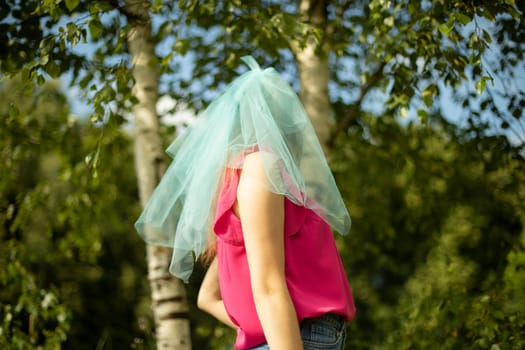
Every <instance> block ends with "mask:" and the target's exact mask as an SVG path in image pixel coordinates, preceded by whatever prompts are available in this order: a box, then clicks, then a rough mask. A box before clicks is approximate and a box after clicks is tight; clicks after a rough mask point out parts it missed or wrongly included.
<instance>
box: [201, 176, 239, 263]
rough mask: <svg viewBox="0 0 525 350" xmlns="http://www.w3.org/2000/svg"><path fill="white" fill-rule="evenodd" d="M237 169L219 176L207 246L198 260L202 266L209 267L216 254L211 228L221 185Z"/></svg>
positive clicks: (215, 240)
mask: <svg viewBox="0 0 525 350" xmlns="http://www.w3.org/2000/svg"><path fill="white" fill-rule="evenodd" d="M237 171H238V169H233V168H226V170H225V171H224V173H223V174H222V176H221V180H220V181H219V186H218V191H219V192H218V193H217V194H216V196H215V203H214V204H213V205H212V216H211V217H212V218H213V219H212V222H211V225H210V229H209V230H208V244H207V245H206V248H205V249H204V251H203V252H202V253H201V255H200V257H199V260H200V261H201V263H202V264H203V265H209V264H210V263H211V262H212V260H213V258H215V255H216V253H217V236H215V232H214V231H213V226H214V224H215V215H216V214H215V212H216V210H217V200H218V198H219V196H220V191H221V190H222V187H223V184H224V183H225V181H229V180H231V177H232V176H234V175H235V172H237Z"/></svg>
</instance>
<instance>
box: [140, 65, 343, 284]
mask: <svg viewBox="0 0 525 350" xmlns="http://www.w3.org/2000/svg"><path fill="white" fill-rule="evenodd" d="M242 59H243V61H244V62H245V63H246V64H247V65H248V66H249V67H250V68H251V69H250V70H249V71H248V72H246V73H244V74H242V75H241V76H239V77H238V78H237V79H235V80H234V81H233V82H232V83H231V84H230V85H229V86H228V87H227V88H226V90H225V92H224V93H223V94H222V95H221V96H219V97H218V98H217V99H216V100H215V101H213V102H212V103H211V104H210V106H209V107H208V108H207V109H206V110H205V111H204V112H203V114H202V115H201V116H199V117H198V118H197V121H196V122H195V123H194V124H193V125H192V126H191V127H190V128H189V129H188V130H187V131H186V132H185V133H184V134H183V135H182V136H179V137H178V138H177V139H176V140H175V141H174V142H173V143H172V144H171V145H170V146H169V147H168V149H167V153H168V154H169V155H170V156H171V157H172V158H173V161H172V163H171V165H170V166H169V168H168V169H167V171H166V173H165V174H164V176H163V178H162V180H161V182H160V183H159V185H158V186H157V188H156V189H155V191H154V192H153V194H152V196H151V198H150V199H149V201H148V203H147V204H146V206H145V208H144V211H143V212H142V214H141V215H140V217H139V219H138V220H137V222H136V223H135V227H136V229H137V231H138V232H139V234H140V235H141V236H142V238H143V239H144V240H145V241H146V242H148V243H150V244H154V245H161V246H166V247H170V248H173V255H172V260H171V264H170V272H171V273H173V274H174V275H175V276H177V277H179V278H181V279H182V280H184V281H186V282H187V281H188V279H189V277H190V275H191V272H192V270H193V264H194V261H195V259H196V258H197V257H198V256H199V255H200V254H201V253H202V252H203V251H204V249H206V247H207V240H208V237H209V236H208V233H209V231H210V230H211V227H212V222H213V219H214V215H215V200H216V197H217V194H218V193H217V192H218V189H219V186H220V183H221V178H222V175H223V174H224V172H225V170H226V169H228V168H233V169H239V168H242V166H243V159H244V155H245V154H246V152H249V151H250V150H251V151H253V150H258V151H259V152H261V155H262V158H263V162H264V167H265V170H266V175H267V177H268V179H269V183H270V188H269V190H270V191H272V192H275V193H278V194H282V195H284V196H286V197H287V198H288V199H289V200H291V201H292V202H294V203H296V204H298V205H302V206H305V207H308V208H310V209H312V210H314V211H315V212H316V213H317V214H318V215H319V216H320V217H321V218H323V219H324V220H325V221H326V222H327V223H328V224H329V225H330V226H331V227H332V228H333V229H335V230H336V231H337V232H339V233H341V234H346V233H347V232H348V231H349V230H350V225H351V220H350V216H349V214H348V211H347V209H346V207H345V205H344V203H343V200H342V198H341V195H340V193H339V190H338V189H337V186H336V184H335V181H334V178H333V176H332V173H331V171H330V168H329V167H328V164H327V161H326V158H325V156H324V154H323V151H322V149H321V146H320V144H319V140H318V139H317V136H316V134H315V132H314V129H313V127H312V125H311V123H310V121H309V119H308V117H307V115H306V113H305V111H304V109H303V106H302V105H301V102H300V101H299V98H298V97H297V95H296V93H295V92H294V91H293V90H292V88H291V87H290V86H289V85H288V84H287V83H286V82H285V81H284V80H283V79H282V78H281V77H280V76H279V74H278V73H277V72H276V71H275V69H273V68H267V69H261V68H260V67H259V65H258V64H257V62H255V60H254V59H253V58H252V57H251V56H246V57H243V58H242Z"/></svg>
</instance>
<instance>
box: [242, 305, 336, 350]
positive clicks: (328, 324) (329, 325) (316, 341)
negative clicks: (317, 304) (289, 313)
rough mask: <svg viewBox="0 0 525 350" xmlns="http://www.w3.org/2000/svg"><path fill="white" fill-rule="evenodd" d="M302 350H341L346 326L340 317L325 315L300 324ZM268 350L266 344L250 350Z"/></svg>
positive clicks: (308, 319)
mask: <svg viewBox="0 0 525 350" xmlns="http://www.w3.org/2000/svg"><path fill="white" fill-rule="evenodd" d="M301 338H302V339H303V344H304V350H321V349H322V350H342V349H343V348H344V345H345V338H346V324H345V322H344V321H343V319H342V318H341V317H340V316H337V315H334V314H326V315H323V316H321V317H318V318H307V319H305V320H303V322H301ZM264 349H270V348H269V347H268V345H267V344H263V345H259V346H256V347H255V348H252V349H250V350H264Z"/></svg>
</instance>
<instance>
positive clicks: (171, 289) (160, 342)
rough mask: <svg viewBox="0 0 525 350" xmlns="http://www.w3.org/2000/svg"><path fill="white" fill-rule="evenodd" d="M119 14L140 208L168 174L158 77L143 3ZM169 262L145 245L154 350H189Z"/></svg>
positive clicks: (183, 302) (182, 303) (182, 302)
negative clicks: (125, 28)
mask: <svg viewBox="0 0 525 350" xmlns="http://www.w3.org/2000/svg"><path fill="white" fill-rule="evenodd" d="M123 11H124V13H125V14H126V16H127V18H128V21H129V24H130V27H131V28H130V31H129V34H128V45H129V51H130V54H131V57H132V63H133V77H134V79H135V85H134V87H133V95H134V96H135V97H136V98H137V99H138V101H139V102H138V103H137V104H136V105H135V107H134V108H133V113H134V116H135V138H134V141H135V166H136V171H137V178H138V188H139V196H140V201H141V204H142V206H144V205H145V203H146V202H147V200H148V198H149V197H150V196H151V194H152V192H153V190H154V188H155V186H156V185H157V183H158V182H159V180H160V178H161V176H162V174H163V173H164V171H165V170H166V165H165V161H164V151H163V147H162V142H161V138H160V133H159V120H158V117H157V113H156V108H155V106H156V103H157V97H158V96H157V94H158V79H159V78H158V72H157V70H156V64H155V61H156V57H155V51H154V50H155V43H154V40H153V38H152V35H151V20H150V17H149V14H148V12H147V9H145V8H144V7H143V5H142V2H137V1H133V0H127V1H126V7H125V8H124V9H123ZM170 257H171V250H170V249H167V248H164V247H156V246H150V245H148V246H147V259H148V278H149V281H150V287H151V300H152V310H153V315H154V319H155V336H156V342H157V349H169V350H189V349H191V338H190V327H189V317H188V304H187V298H186V291H185V288H184V285H183V284H182V282H181V281H180V280H178V279H177V278H175V277H174V276H173V275H171V274H170V273H169V272H168V266H169V263H170Z"/></svg>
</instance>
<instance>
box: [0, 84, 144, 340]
mask: <svg viewBox="0 0 525 350" xmlns="http://www.w3.org/2000/svg"><path fill="white" fill-rule="evenodd" d="M0 88H1V90H2V95H3V96H6V99H4V100H3V101H2V103H1V104H0V115H1V118H0V120H1V123H2V125H1V128H0V133H1V135H0V151H1V153H2V160H3V161H2V163H1V164H0V171H1V172H2V174H4V175H3V176H2V180H1V181H0V198H1V202H0V222H1V226H0V240H1V241H2V244H1V246H0V250H1V254H0V265H1V266H3V267H5V269H2V270H1V271H0V283H1V285H2V288H1V289H0V302H1V309H0V310H1V311H0V312H1V319H2V320H3V321H2V322H3V323H2V328H1V333H0V345H1V347H2V348H9V349H10V348H13V349H25V348H42V349H56V348H59V347H60V344H62V343H63V344H66V347H67V348H74V349H93V348H96V347H97V345H99V346H102V345H103V343H107V342H111V341H114V342H115V343H123V344H126V346H127V347H129V346H130V345H131V344H132V342H133V338H134V337H136V338H137V339H140V337H144V336H145V335H144V334H142V331H141V330H140V329H139V324H138V322H137V321H136V319H137V318H138V316H140V317H142V318H147V313H146V310H143V309H142V310H141V309H139V307H142V306H141V304H140V303H141V300H142V299H143V298H145V293H146V292H147V286H145V282H144V281H143V279H142V278H141V276H142V275H143V274H144V270H145V267H144V263H143V255H144V253H143V249H142V245H141V244H140V241H139V239H138V237H136V236H135V235H133V234H130V232H133V227H132V226H131V222H130V221H129V217H130V216H134V215H137V213H138V205H137V204H136V202H137V200H136V190H135V185H134V181H135V177H134V175H133V170H132V169H133V168H132V159H131V153H130V149H129V139H128V138H127V137H126V136H125V135H124V134H123V133H122V131H120V130H119V129H118V128H115V127H114V126H111V125H107V127H106V128H104V132H105V133H106V134H108V133H109V134H110V135H107V136H108V137H104V138H101V135H100V132H101V129H96V128H93V127H89V126H88V125H84V124H83V123H82V122H80V121H78V120H75V119H72V118H71V117H70V116H69V114H68V107H67V104H66V100H65V98H64V96H63V95H62V94H61V93H59V92H58V91H57V86H55V85H54V84H52V83H49V84H46V85H43V86H42V87H41V88H40V89H35V88H34V86H33V85H32V84H30V83H25V84H24V83H21V82H20V81H19V80H15V81H5V82H4V83H3V84H2V85H1V87H0ZM15 101H16V102H17V104H16V106H17V107H16V109H17V110H16V111H13V108H15V107H14V102H15ZM99 147H100V148H103V149H104V150H105V151H107V152H104V153H103V154H102V153H101V152H100V151H99ZM91 152H93V154H90V153H91ZM109 164H111V167H109ZM95 300H97V301H100V302H94V301H95ZM105 300H108V301H109V302H107V301H105ZM112 300H119V302H118V303H115V302H112ZM113 317H115V319H112V318H113ZM134 334H135V336H134Z"/></svg>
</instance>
